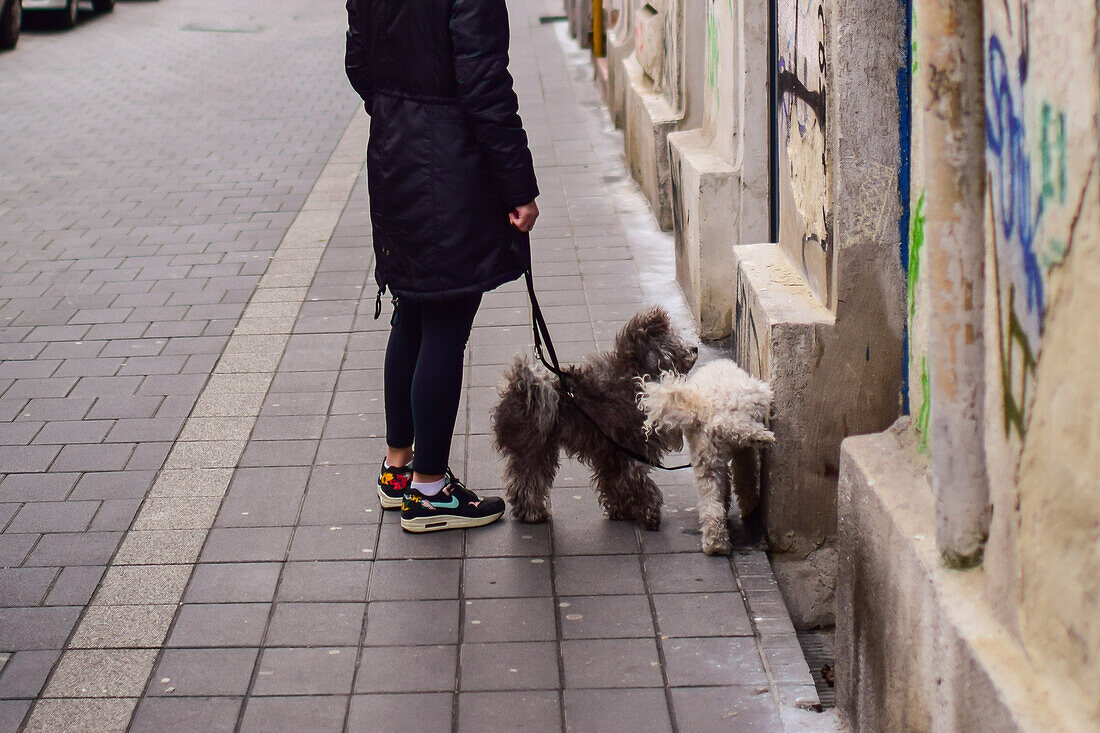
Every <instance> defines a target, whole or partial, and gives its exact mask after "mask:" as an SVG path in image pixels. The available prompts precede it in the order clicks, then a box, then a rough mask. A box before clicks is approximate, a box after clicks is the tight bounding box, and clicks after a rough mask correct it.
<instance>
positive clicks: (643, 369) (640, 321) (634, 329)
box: [615, 307, 675, 375]
mask: <svg viewBox="0 0 1100 733" xmlns="http://www.w3.org/2000/svg"><path fill="white" fill-rule="evenodd" d="M674 338H675V335H674V333H673V329H672V320H671V319H670V318H669V315H668V313H667V312H666V311H665V309H664V308H660V307H653V308H650V309H649V310H644V311H642V312H641V313H638V314H636V315H635V316H634V317H633V318H631V319H630V320H629V321H628V322H627V324H626V325H625V326H623V327H622V329H621V330H620V331H619V333H618V335H617V336H616V337H615V351H616V352H617V353H618V355H619V357H620V358H622V359H623V360H625V361H626V362H627V363H628V364H630V365H631V366H632V368H633V370H634V371H637V372H639V373H641V374H653V375H656V374H659V373H661V372H662V371H665V370H668V369H671V368H672V366H673V365H672V364H671V363H670V359H671V355H670V354H669V353H667V351H666V349H667V348H668V347H669V344H670V342H671V340H672V339H674Z"/></svg>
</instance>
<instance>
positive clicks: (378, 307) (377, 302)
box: [374, 285, 386, 321]
mask: <svg viewBox="0 0 1100 733" xmlns="http://www.w3.org/2000/svg"><path fill="white" fill-rule="evenodd" d="M385 292H386V286H385V285H383V286H382V287H380V288H378V295H376V296H375V297H374V320H376V321H377V320H378V319H379V318H380V317H381V316H382V294H383V293H385Z"/></svg>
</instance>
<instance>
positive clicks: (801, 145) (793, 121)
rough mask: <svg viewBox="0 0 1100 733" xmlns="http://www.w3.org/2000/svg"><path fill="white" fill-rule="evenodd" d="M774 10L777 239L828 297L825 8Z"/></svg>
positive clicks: (785, 2)
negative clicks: (776, 99)
mask: <svg viewBox="0 0 1100 733" xmlns="http://www.w3.org/2000/svg"><path fill="white" fill-rule="evenodd" d="M777 11H778V13H777V24H778V28H777V38H778V45H779V48H778V58H777V60H776V63H777V65H778V69H777V79H778V83H777V87H778V93H779V94H778V104H779V120H778V122H779V140H778V142H779V178H780V180H779V221H780V224H779V241H780V245H781V246H783V247H784V248H785V249H786V251H787V252H788V254H790V255H791V256H792V259H793V260H794V261H795V262H796V263H800V264H801V266H802V271H803V272H802V274H803V276H804V277H805V278H806V281H807V282H808V283H809V285H810V288H811V289H812V290H813V291H814V294H815V295H817V297H818V298H819V299H820V300H821V301H822V302H828V297H829V293H828V282H829V273H830V272H831V269H832V268H831V260H832V251H831V250H832V243H831V241H830V237H829V232H828V214H829V211H828V179H827V174H826V160H825V123H826V120H825V100H826V93H827V92H826V89H827V84H826V80H827V68H826V60H825V57H826V52H825V9H824V5H823V2H822V0H779V5H778V8H777Z"/></svg>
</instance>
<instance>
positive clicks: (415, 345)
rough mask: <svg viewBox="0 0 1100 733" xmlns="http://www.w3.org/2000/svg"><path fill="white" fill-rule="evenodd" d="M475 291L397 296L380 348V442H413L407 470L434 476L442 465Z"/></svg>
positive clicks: (397, 445)
mask: <svg viewBox="0 0 1100 733" xmlns="http://www.w3.org/2000/svg"><path fill="white" fill-rule="evenodd" d="M479 305H481V295H480V294H478V295H467V296H460V297H457V298H448V299H447V300H432V301H419V302H418V301H411V300H406V299H401V301H400V303H399V305H398V309H397V310H398V313H397V322H396V324H395V325H394V326H393V327H392V329H391V330H390V342H389V345H388V346H387V347H386V376H385V381H386V443H387V444H389V446H390V447H391V448H407V447H409V446H411V445H413V444H414V443H415V444H416V458H415V459H414V460H413V469H414V470H415V471H418V472H420V473H423V474H428V475H438V474H442V473H443V472H444V471H446V469H447V457H448V455H449V454H450V452H451V438H452V437H453V435H454V429H455V418H456V417H457V416H458V402H459V399H460V397H461V394H462V361H463V357H464V355H465V353H466V342H467V341H469V339H470V328H471V326H472V325H473V322H474V315H475V314H476V313H477V309H478V306H479Z"/></svg>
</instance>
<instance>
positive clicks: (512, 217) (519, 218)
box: [508, 201, 539, 232]
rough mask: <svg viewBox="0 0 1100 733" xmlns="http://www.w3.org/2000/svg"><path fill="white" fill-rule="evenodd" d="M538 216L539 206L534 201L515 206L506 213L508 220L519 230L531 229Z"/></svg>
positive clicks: (526, 230)
mask: <svg viewBox="0 0 1100 733" xmlns="http://www.w3.org/2000/svg"><path fill="white" fill-rule="evenodd" d="M538 218H539V207H538V206H537V205H536V204H535V202H534V201H532V202H531V203H529V204H523V205H522V206H517V207H516V208H514V209H512V210H511V211H510V212H509V213H508V222H509V223H510V224H511V225H512V226H514V227H515V228H516V229H519V230H520V231H521V232H529V231H531V230H532V229H533V228H534V226H535V219H538Z"/></svg>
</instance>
